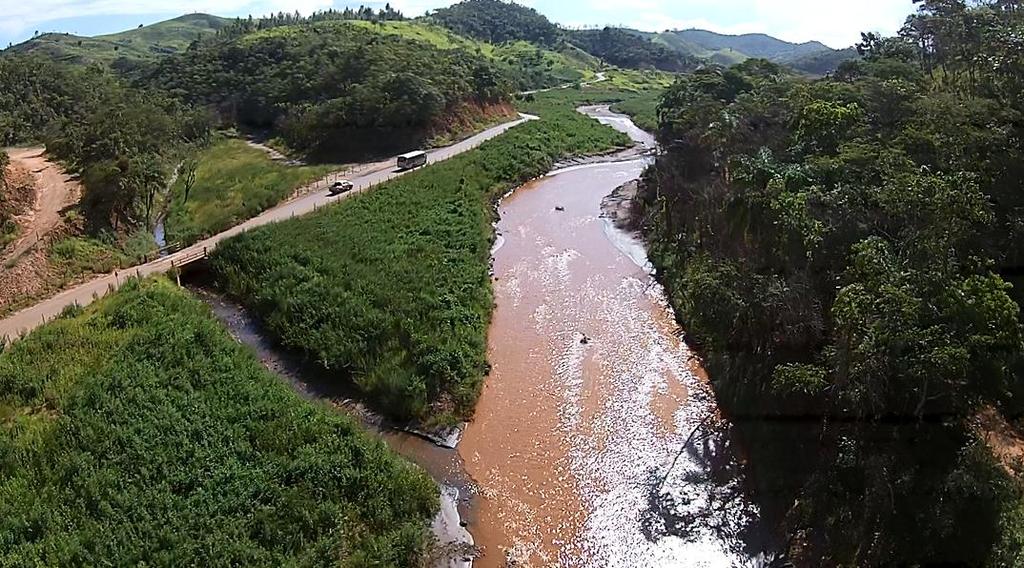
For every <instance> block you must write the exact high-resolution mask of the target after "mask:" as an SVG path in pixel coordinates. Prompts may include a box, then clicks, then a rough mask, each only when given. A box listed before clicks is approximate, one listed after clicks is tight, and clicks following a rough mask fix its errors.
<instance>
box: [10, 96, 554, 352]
mask: <svg viewBox="0 0 1024 568" xmlns="http://www.w3.org/2000/svg"><path fill="white" fill-rule="evenodd" d="M520 116H521V118H520V119H518V120H514V121H511V122H506V123H504V124H500V125H498V126H495V127H493V128H489V129H487V130H485V131H483V132H481V133H479V134H477V135H475V136H471V137H470V138H467V139H465V140H463V141H462V142H459V143H457V144H452V145H451V146H446V147H444V148H437V149H434V150H431V151H429V152H428V153H427V154H428V158H427V161H428V163H435V162H440V161H443V160H447V159H448V158H451V157H454V156H457V155H459V154H461V153H463V152H467V151H469V150H472V149H473V148H476V147H477V146H479V145H480V144H482V143H484V142H485V141H487V140H490V139H491V138H494V137H495V136H498V135H500V134H503V133H504V132H505V131H507V130H508V129H510V128H512V127H514V126H517V125H519V124H522V123H524V122H527V121H529V120H536V119H537V117H535V116H530V115H520ZM391 164H394V161H393V160H385V161H382V162H375V163H372V164H364V165H362V166H359V167H357V168H355V169H354V170H353V171H352V172H351V173H350V174H349V175H350V177H349V180H350V181H351V182H352V184H353V185H354V187H355V188H354V189H353V190H352V191H350V192H348V193H345V194H342V195H341V196H337V197H332V196H329V195H327V192H326V191H318V192H316V193H310V194H309V195H305V196H302V197H299V198H297V199H293V200H291V201H287V202H285V203H282V204H280V205H278V206H277V207H274V208H273V209H268V210H267V211H264V212H263V213H261V214H260V215H258V216H256V217H253V218H252V219H249V220H248V221H246V222H244V223H242V224H240V225H236V226H234V227H232V228H230V229H228V230H226V231H224V232H222V233H219V234H217V235H214V236H212V237H210V238H208V239H204V240H202V241H199V242H198V243H196V244H194V245H192V246H190V247H187V248H184V249H182V250H180V251H178V252H176V253H174V254H171V255H168V256H165V257H162V258H160V259H158V260H155V261H153V262H149V263H146V264H142V265H139V266H134V267H131V268H127V269H124V270H120V271H117V272H115V273H114V274H107V275H104V276H98V277H96V278H93V279H92V280H89V281H88V282H85V283H83V284H80V285H78V286H76V287H74V288H70V289H68V290H65V291H63V292H61V293H60V294H57V295H56V296H53V297H51V298H48V299H46V300H43V301H42V302H39V303H38V304H36V305H34V306H31V307H29V308H25V309H24V310H21V311H19V312H16V313H14V314H11V315H10V316H9V317H7V318H5V319H3V320H0V342H3V341H4V340H5V339H6V340H11V339H15V338H17V337H20V336H22V335H23V334H25V333H27V332H29V331H31V330H33V329H35V328H36V327H38V326H39V325H41V324H43V323H44V322H45V321H47V320H50V319H53V318H54V317H55V316H57V315H58V314H60V312H61V311H62V310H63V309H64V308H65V307H66V306H69V305H72V304H75V303H77V304H78V305H81V306H84V305H86V304H89V303H90V302H92V301H93V300H94V299H96V298H98V297H100V296H102V295H104V294H106V293H107V292H108V291H110V290H113V289H116V288H117V287H118V286H120V285H121V283H122V282H123V281H124V280H125V278H127V277H130V276H142V277H145V276H149V275H151V274H160V273H164V272H167V271H169V270H171V269H172V267H174V266H179V265H181V264H182V262H184V261H186V260H187V259H195V258H196V257H201V256H202V255H203V253H204V251H212V250H213V249H214V248H215V247H216V246H217V244H218V243H219V242H220V241H222V240H224V239H227V238H230V237H232V236H234V235H237V234H240V233H243V232H245V231H247V230H249V229H252V228H254V227H258V226H260V225H266V224H268V223H273V222H275V221H284V220H286V219H289V218H292V217H295V216H298V215H304V214H306V213H309V212H311V211H314V210H315V209H317V208H319V207H323V206H325V205H328V204H330V203H333V202H336V201H339V200H341V199H345V198H347V197H350V196H352V195H354V194H356V193H360V192H362V191H366V190H367V189H370V188H371V187H373V186H376V185H378V184H380V183H383V182H385V181H387V180H389V179H392V178H395V177H398V176H400V175H403V173H402V172H395V171H394V170H393V169H392V167H390V166H391Z"/></svg>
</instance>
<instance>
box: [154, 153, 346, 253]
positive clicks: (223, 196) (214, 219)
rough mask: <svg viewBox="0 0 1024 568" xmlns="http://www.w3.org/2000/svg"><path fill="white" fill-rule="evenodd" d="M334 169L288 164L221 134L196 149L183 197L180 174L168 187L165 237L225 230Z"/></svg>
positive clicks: (181, 238)
mask: <svg viewBox="0 0 1024 568" xmlns="http://www.w3.org/2000/svg"><path fill="white" fill-rule="evenodd" d="M335 169H338V166H331V165H326V166H324V165H317V166H289V165H286V164H283V163H280V162H275V161H274V160H271V159H270V158H269V157H268V156H267V154H266V152H264V151H262V150H260V149H258V148H253V147H251V146H249V145H247V144H246V143H245V142H244V141H242V140H238V139H224V140H220V141H218V142H216V143H214V144H213V145H212V146H210V147H209V148H207V149H206V150H204V151H203V152H202V154H201V155H200V157H199V164H198V167H197V168H196V181H195V185H194V186H193V188H192V190H191V192H190V193H189V198H188V201H187V202H185V201H184V192H185V179H184V177H183V176H179V178H178V180H177V182H176V183H175V184H174V186H173V187H172V188H171V199H172V201H171V203H170V210H169V214H168V217H167V222H166V230H167V242H169V243H170V242H175V243H179V244H188V243H192V242H195V241H196V240H198V239H200V238H202V237H205V236H209V235H213V234H216V233H218V232H220V231H223V230H224V229H227V228H229V227H231V226H233V225H236V224H238V223H240V222H242V221H245V220H246V219H249V218H251V217H254V216H256V215H258V214H259V213H260V212H262V211H264V210H266V209H269V208H270V207H273V206H274V205H276V204H278V203H280V202H281V201H282V200H283V199H285V198H286V197H288V196H289V195H291V194H292V192H293V191H294V190H295V189H296V188H298V187H301V186H303V185H305V184H307V183H309V182H312V181H315V180H317V179H320V178H322V177H323V176H325V175H326V174H327V173H328V172H330V171H332V170H335Z"/></svg>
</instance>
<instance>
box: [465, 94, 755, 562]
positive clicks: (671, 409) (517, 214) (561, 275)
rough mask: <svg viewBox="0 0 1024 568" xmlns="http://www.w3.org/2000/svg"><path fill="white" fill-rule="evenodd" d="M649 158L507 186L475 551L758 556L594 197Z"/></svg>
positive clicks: (719, 435) (699, 395)
mask: <svg viewBox="0 0 1024 568" xmlns="http://www.w3.org/2000/svg"><path fill="white" fill-rule="evenodd" d="M587 112H588V114H591V115H593V116H598V117H599V118H600V119H601V120H602V122H605V123H607V124H611V125H612V126H614V127H616V128H618V129H620V130H622V131H624V132H626V133H627V134H630V135H631V136H632V137H634V139H636V140H637V141H638V142H639V143H641V144H653V141H652V140H651V139H650V137H649V136H648V135H646V133H643V132H642V131H639V130H638V129H636V127H635V126H633V125H632V123H631V122H630V121H629V120H628V119H626V118H625V117H621V116H617V115H614V114H612V113H609V112H608V111H607V109H587ZM645 166H646V162H645V161H644V160H643V159H635V160H632V161H626V162H621V163H606V164H596V165H589V166H579V167H574V168H568V169H566V170H563V171H560V172H554V173H553V174H552V175H549V176H548V177H545V178H543V179H541V180H538V181H536V182H533V183H531V184H528V185H526V186H524V187H522V188H520V189H517V190H516V191H515V192H514V193H513V194H512V195H510V196H508V197H506V198H505V199H504V200H503V201H502V203H501V206H500V215H501V217H500V221H499V223H498V225H497V231H498V234H499V240H498V244H497V245H496V250H495V251H494V278H495V281H494V292H495V299H496V309H495V312H494V316H493V320H492V324H491V329H490V334H489V338H488V346H489V347H488V359H489V360H490V362H491V363H492V365H493V370H492V373H491V375H490V376H489V377H488V378H487V381H486V383H485V385H484V389H483V394H482V396H481V398H480V401H479V403H478V406H477V410H476V414H475V417H474V419H473V421H472V422H471V423H470V424H469V426H468V428H467V430H466V432H465V435H464V437H463V440H462V442H461V444H460V445H459V454H460V455H461V457H462V461H463V463H464V465H465V468H466V471H467V472H468V474H469V475H470V477H471V478H472V480H473V481H474V482H475V484H476V486H477V490H478V492H479V495H480V498H479V500H478V501H479V502H478V503H477V504H476V506H475V509H476V510H475V515H474V521H475V522H474V524H473V525H471V526H470V531H471V532H472V534H473V536H474V538H475V539H476V543H477V544H478V545H480V546H481V547H483V549H484V555H483V556H482V557H481V558H479V559H478V560H477V565H478V566H485V567H487V566H505V565H506V564H512V565H517V566H518V565H528V566H730V565H757V564H762V563H763V562H764V560H763V557H762V556H761V555H760V554H759V552H760V549H761V548H762V545H761V543H759V542H758V540H759V538H758V537H759V536H760V535H759V531H758V527H757V520H758V511H757V508H756V507H755V506H754V505H753V504H752V503H751V501H750V500H749V499H748V496H747V495H746V492H745V484H744V482H743V476H742V466H741V464H740V463H739V461H738V459H737V457H736V453H737V452H735V451H734V449H733V448H732V447H731V443H730V440H731V437H730V432H729V426H728V424H727V423H726V422H725V421H724V420H722V418H721V417H720V416H719V414H718V412H717V409H716V406H715V402H714V396H713V393H712V391H711V389H710V386H709V384H708V382H707V379H706V377H705V376H704V374H703V372H702V371H701V369H700V367H699V362H698V361H697V360H696V359H695V358H694V356H693V354H692V353H691V352H690V351H689V349H688V348H687V346H686V344H685V343H684V342H683V341H682V337H683V335H682V333H683V332H682V330H681V329H680V328H679V327H678V325H677V324H676V322H675V318H674V317H673V313H672V311H671V308H670V307H669V305H668V303H667V301H666V298H665V294H664V291H663V289H662V287H661V286H660V285H659V284H658V283H657V281H656V280H655V279H654V277H653V275H652V271H651V268H650V266H649V264H648V262H647V259H646V256H645V253H644V247H643V245H642V243H641V242H639V241H638V240H637V239H636V238H634V237H633V236H631V235H629V234H627V233H625V232H623V231H621V230H619V229H617V228H616V227H615V226H614V224H613V223H612V222H611V221H610V220H609V219H607V218H605V216H604V215H603V214H602V202H603V201H604V200H605V198H606V196H608V195H609V194H611V193H612V192H613V191H614V190H615V189H616V188H617V187H619V186H621V185H623V184H625V183H626V182H629V181H631V180H635V179H637V178H638V177H639V176H640V174H641V172H642V171H643V169H644V167H645Z"/></svg>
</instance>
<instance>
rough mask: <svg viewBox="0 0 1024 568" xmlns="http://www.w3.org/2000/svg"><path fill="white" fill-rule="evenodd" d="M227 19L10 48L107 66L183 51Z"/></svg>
mask: <svg viewBox="0 0 1024 568" xmlns="http://www.w3.org/2000/svg"><path fill="white" fill-rule="evenodd" d="M228 22H230V20H229V19H227V18H219V17H217V16H209V15H206V14H189V15H186V16H180V17H178V18H174V19H172V20H167V21H163V22H158V23H156V24H152V25H150V26H144V27H141V28H137V29H133V30H126V31H123V32H119V33H115V34H108V35H101V36H96V37H81V36H76V35H72V34H63V33H47V34H42V35H40V36H38V37H35V38H33V39H30V40H28V41H26V42H24V43H21V44H18V45H16V46H14V47H13V48H11V49H12V50H13V51H16V52H34V53H42V54H45V55H48V56H50V57H52V58H54V59H57V60H63V61H73V62H99V63H106V64H109V63H111V62H113V61H114V60H115V59H118V58H122V57H123V58H127V59H132V60H142V61H144V60H152V59H155V58H157V57H160V56H161V55H164V54H167V53H174V52H177V51H182V50H184V49H186V48H187V47H188V46H189V44H190V43H192V41H193V40H195V39H196V38H197V37H199V36H202V35H208V34H211V33H214V32H215V31H216V30H217V29H219V28H221V27H223V26H224V25H226V24H227V23H228Z"/></svg>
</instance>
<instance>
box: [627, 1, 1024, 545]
mask: <svg viewBox="0 0 1024 568" xmlns="http://www.w3.org/2000/svg"><path fill="white" fill-rule="evenodd" d="M1021 29H1024V13H1021V12H1020V11H1018V9H1017V7H1016V6H1015V5H1013V3H1007V2H985V3H980V4H978V5H975V6H971V7H968V6H966V5H965V3H964V2H960V1H957V0H939V1H930V0H929V1H924V2H920V8H919V11H918V13H917V14H916V15H914V16H912V17H911V18H910V19H909V20H908V22H907V26H906V27H905V28H904V29H903V31H902V32H901V33H900V34H899V36H897V37H893V38H881V37H878V36H875V35H866V36H865V37H864V42H863V43H862V44H861V45H860V46H859V48H860V50H861V52H862V53H863V54H864V56H865V58H864V59H863V60H858V61H851V62H847V63H844V64H843V65H842V66H841V67H840V69H839V70H838V71H837V72H836V74H835V76H834V77H831V78H828V79H824V80H820V81H814V82H809V81H804V80H799V79H795V78H793V77H790V76H787V75H786V74H785V73H783V72H782V71H781V69H780V68H778V67H776V66H775V65H773V64H770V63H767V62H765V61H756V60H752V61H748V62H746V63H744V64H741V65H739V66H736V67H733V68H730V69H724V70H723V69H705V70H701V71H698V72H696V73H694V74H693V75H690V76H687V77H684V78H681V79H680V80H679V81H678V82H677V83H676V85H675V86H673V87H672V88H671V89H670V90H669V91H668V93H667V94H666V95H665V97H664V99H663V101H662V104H661V107H660V110H659V117H660V125H661V126H660V132H659V138H660V142H661V144H662V145H663V146H664V148H665V149H666V154H665V155H664V156H662V157H661V158H659V160H658V163H657V165H656V167H655V168H653V169H652V171H651V172H650V173H649V175H648V178H647V182H648V184H647V190H646V193H645V200H646V202H647V205H648V208H647V211H648V214H649V215H650V220H649V227H648V231H649V236H650V238H651V239H652V241H653V243H654V244H653V250H652V257H653V258H654V259H655V261H656V262H657V264H659V265H660V266H661V275H662V278H663V280H664V282H665V284H666V286H667V288H668V289H669V291H670V294H671V296H672V300H673V303H674V305H675V307H676V309H677V313H678V314H679V316H680V317H681V318H682V319H683V320H684V322H685V324H686V327H687V328H688V330H689V331H690V332H691V333H692V335H693V337H694V338H695V339H696V340H697V341H698V342H699V343H700V344H701V345H702V346H703V348H704V352H705V353H706V356H707V363H708V365H709V367H710V374H711V376H712V377H713V378H714V380H715V382H716V385H717V386H718V391H719V393H720V395H721V396H722V398H723V402H724V405H725V406H726V407H727V409H728V410H730V411H731V412H733V413H734V414H735V415H736V416H737V419H738V421H739V422H740V424H741V426H742V430H743V431H744V432H745V434H746V435H747V436H748V437H749V438H750V440H752V441H753V443H752V444H751V447H752V450H753V451H754V452H755V454H757V455H755V456H754V457H753V460H752V462H753V463H754V465H755V467H758V468H759V470H761V475H759V476H758V478H759V481H760V483H761V484H762V485H764V486H770V489H769V490H768V491H767V492H766V493H771V494H773V495H775V496H782V497H783V499H782V501H783V504H781V505H780V510H781V511H788V515H786V518H785V520H786V521H787V524H788V526H789V527H790V528H791V530H792V531H793V533H797V532H799V533H800V537H799V538H798V539H797V541H796V543H795V545H796V546H798V547H799V548H800V549H801V550H802V554H812V555H816V557H818V558H825V559H827V560H828V561H829V562H838V563H850V564H861V565H879V564H903V563H919V562H925V563H927V562H934V561H960V562H969V563H972V564H977V563H980V562H982V561H985V560H993V555H999V554H1002V553H1003V552H1004V551H1006V550H1009V554H1018V555H1019V554H1020V551H1019V550H1014V548H1015V547H1013V546H1008V547H1004V546H1003V545H1001V544H1000V539H1003V540H1005V541H1012V540H1013V539H1020V535H1021V533H1022V530H1021V525H1020V523H1019V521H1017V522H1016V524H1014V522H1013V521H1007V520H1006V519H1014V518H1017V519H1019V518H1020V516H1021V515H1019V514H1017V513H1016V512H1015V511H1014V507H1015V506H1016V505H1015V501H1014V499H1013V498H1012V494H1011V493H1009V492H1008V491H1009V489H1008V488H1007V486H1006V485H1005V484H1003V483H1002V482H1000V479H1001V475H1000V474H998V470H997V469H995V468H994V467H993V466H992V465H991V463H990V458H989V456H988V452H986V451H985V450H984V448H983V447H982V446H981V444H980V443H979V442H978V440H977V439H976V437H975V436H974V435H973V434H972V433H971V431H970V429H969V427H968V422H969V419H970V417H972V416H973V415H974V414H975V413H976V412H977V411H978V408H979V407H981V406H984V405H995V406H997V407H999V408H1001V409H1003V410H1004V411H1008V412H1009V413H1010V414H1015V413H1019V411H1020V409H1021V408H1022V403H1024V400H1022V395H1024V389H1022V387H1021V384H1022V379H1024V376H1022V373H1021V354H1022V340H1021V337H1022V335H1021V333H1022V332H1021V322H1020V308H1019V302H1021V301H1024V295H1022V294H1021V293H1020V291H1019V290H1017V289H1013V288H1011V286H1010V284H1009V282H1008V280H1009V281H1014V282H1015V283H1016V284H1017V285H1018V286H1019V285H1021V284H1024V282H1022V281H1021V279H1020V277H1019V275H1020V274H1021V270H1020V267H1021V266H1022V256H1021V255H1022V252H1021V246H1020V243H1021V242H1022V240H1021V239H1022V237H1024V234H1022V228H1024V186H1022V182H1021V180H1022V179H1024V155H1022V154H1024V144H1022V142H1021V140H1022V136H1024V126H1022V125H1024V122H1022V112H1024V98H1022V96H1021V92H1022V91H1021V86H1022V85H1021V82H1022V81H1024V67H1022V66H1024V47H1022V45H1024V44H1021V42H1020V41H1019V39H1018V38H1019V30H1021ZM794 502H797V503H799V504H798V506H795V507H792V508H790V505H791V504H792V503H794ZM1001 518H1002V520H1001ZM995 560H996V561H1003V562H1008V563H1010V564H1012V563H1014V562H1016V561H1020V558H1019V557H1018V558H1016V560H1006V558H1003V557H999V558H997V559H995Z"/></svg>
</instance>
